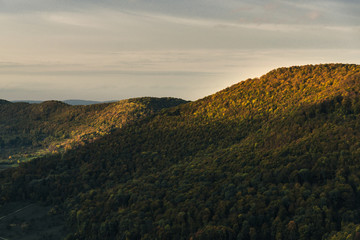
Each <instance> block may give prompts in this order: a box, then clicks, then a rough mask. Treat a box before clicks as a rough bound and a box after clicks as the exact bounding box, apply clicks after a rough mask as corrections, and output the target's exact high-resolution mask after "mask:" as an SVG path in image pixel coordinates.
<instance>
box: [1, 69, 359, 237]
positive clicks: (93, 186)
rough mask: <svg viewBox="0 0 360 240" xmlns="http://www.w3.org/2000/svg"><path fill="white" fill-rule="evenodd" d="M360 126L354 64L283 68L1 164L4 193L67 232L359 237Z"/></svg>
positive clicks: (7, 198) (3, 197)
mask: <svg viewBox="0 0 360 240" xmlns="http://www.w3.org/2000/svg"><path fill="white" fill-rule="evenodd" d="M53 104H54V103H53ZM55 105H56V104H55ZM95 106H96V105H95ZM68 107H69V106H68ZM94 121H95V119H94ZM73 125H75V124H74V123H73ZM359 126H360V66H359V65H351V64H324V65H307V66H295V67H290V68H279V69H275V70H273V71H271V72H269V73H268V74H266V75H264V76H262V77H260V78H255V79H248V80H246V81H243V82H240V83H238V84H235V85H233V86H231V87H229V88H226V89H224V90H222V91H220V92H218V93H215V94H213V95H210V96H208V97H206V98H203V99H200V100H198V101H195V102H189V103H185V104H181V105H178V106H175V107H172V108H167V109H162V110H160V111H157V112H156V113H155V114H153V115H147V116H146V117H144V118H141V119H138V120H137V121H132V122H129V123H128V124H126V125H125V126H123V127H121V128H117V129H116V130H114V131H113V132H111V133H110V134H108V135H106V136H104V137H102V138H99V139H97V140H96V141H92V142H89V143H85V144H84V145H83V146H81V147H79V148H76V149H72V150H70V151H67V152H64V153H62V154H53V155H48V156H45V157H42V158H38V159H34V160H33V161H30V162H27V163H24V164H21V165H20V166H19V167H18V168H12V169H9V170H6V171H2V172H0V186H1V191H0V201H2V202H4V203H5V202H11V201H15V200H27V201H28V200H32V201H42V202H46V203H48V204H52V206H55V207H56V209H61V211H63V213H64V214H65V216H66V219H67V224H68V226H69V232H70V234H69V236H68V237H67V239H193V240H196V239H210V240H211V239H214V240H215V239H231V240H232V239H314V240H315V239H358V236H359V231H360V188H359V186H360V164H359V161H360V160H359V159H360V144H359V143H360V127H359ZM68 127H70V125H68Z"/></svg>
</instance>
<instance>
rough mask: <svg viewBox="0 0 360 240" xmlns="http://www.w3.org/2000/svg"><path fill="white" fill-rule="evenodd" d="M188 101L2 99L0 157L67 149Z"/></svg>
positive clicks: (14, 158)
mask: <svg viewBox="0 0 360 240" xmlns="http://www.w3.org/2000/svg"><path fill="white" fill-rule="evenodd" d="M185 102H186V101H184V100H181V99H176V98H135V99H128V100H122V101H119V102H113V103H103V104H94V105H90V106H70V105H68V104H66V103H63V102H59V101H45V102H42V103H40V104H29V103H11V102H8V101H5V100H0V159H1V158H2V159H8V158H11V161H12V162H16V161H18V160H19V161H20V160H26V159H31V158H32V157H36V156H40V155H44V154H47V153H56V152H63V151H65V150H67V149H71V148H73V147H75V146H78V145H83V144H86V143H87V142H90V141H93V140H94V139H97V138H99V137H101V136H104V135H106V134H108V133H110V132H111V131H113V130H114V129H116V128H121V127H122V126H124V125H126V124H127V123H128V122H131V121H135V120H139V119H142V118H144V117H146V116H149V115H151V114H154V113H155V112H158V111H159V110H161V109H163V108H167V107H173V106H176V105H179V104H181V103H185ZM1 103H4V104H1ZM9 156H10V157H9ZM3 162H6V161H5V160H3Z"/></svg>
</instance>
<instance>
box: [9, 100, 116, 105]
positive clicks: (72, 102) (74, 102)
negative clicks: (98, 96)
mask: <svg viewBox="0 0 360 240" xmlns="http://www.w3.org/2000/svg"><path fill="white" fill-rule="evenodd" d="M12 102H14V103H17V102H25V103H31V104H34V103H42V102H44V101H34V100H14V101H12ZM62 102H64V103H66V104H69V105H91V104H99V103H109V102H117V100H113V101H103V102H101V101H91V100H80V99H69V100H64V101H62Z"/></svg>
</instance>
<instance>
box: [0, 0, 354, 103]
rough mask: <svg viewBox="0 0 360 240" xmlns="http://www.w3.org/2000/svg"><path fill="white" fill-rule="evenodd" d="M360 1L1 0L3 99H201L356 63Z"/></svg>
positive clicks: (0, 79) (0, 81) (0, 85)
mask: <svg viewBox="0 0 360 240" xmlns="http://www.w3.org/2000/svg"><path fill="white" fill-rule="evenodd" d="M359 13H360V1H359V0H320V1H317V0H312V1H310V0H291V1H290V0H117V1H115V0H102V1H99V0H76V1H75V0H72V1H70V0H0V99H7V100H19V99H21V100H24V99H28V100H49V99H57V100H64V99H87V100H114V99H125V98H131V97H141V96H154V97H162V96H172V97H180V98H183V99H186V100H196V99H199V98H202V97H204V96H206V95H210V94H212V93H215V92H217V91H219V90H221V89H223V88H225V87H228V86H230V85H232V84H235V83H237V82H239V81H242V80H245V79H247V78H252V77H260V76H261V75H263V74H265V73H266V72H268V71H270V70H272V69H274V68H278V67H284V66H292V65H304V64H319V63H335V62H336V63H339V62H341V63H355V64H360V14H359Z"/></svg>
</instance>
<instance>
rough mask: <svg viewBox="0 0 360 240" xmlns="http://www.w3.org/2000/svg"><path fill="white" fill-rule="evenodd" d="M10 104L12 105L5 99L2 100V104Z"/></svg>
mask: <svg viewBox="0 0 360 240" xmlns="http://www.w3.org/2000/svg"><path fill="white" fill-rule="evenodd" d="M8 103H10V102H9V101H6V100H4V99H0V104H8Z"/></svg>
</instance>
